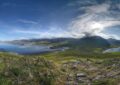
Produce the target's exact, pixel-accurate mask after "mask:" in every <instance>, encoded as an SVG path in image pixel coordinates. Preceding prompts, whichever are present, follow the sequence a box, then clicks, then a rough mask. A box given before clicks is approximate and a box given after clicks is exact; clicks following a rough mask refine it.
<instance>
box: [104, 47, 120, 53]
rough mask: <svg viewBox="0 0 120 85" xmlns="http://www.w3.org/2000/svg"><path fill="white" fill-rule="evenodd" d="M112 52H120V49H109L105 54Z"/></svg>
mask: <svg viewBox="0 0 120 85" xmlns="http://www.w3.org/2000/svg"><path fill="white" fill-rule="evenodd" d="M111 52H120V47H118V48H110V49H107V50H105V51H104V52H103V53H111Z"/></svg>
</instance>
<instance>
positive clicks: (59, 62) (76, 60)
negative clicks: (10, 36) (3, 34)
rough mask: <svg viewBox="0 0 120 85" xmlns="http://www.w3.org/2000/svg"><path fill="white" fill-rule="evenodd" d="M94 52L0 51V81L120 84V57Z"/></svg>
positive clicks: (2, 84) (10, 84) (5, 84)
mask: <svg viewBox="0 0 120 85" xmlns="http://www.w3.org/2000/svg"><path fill="white" fill-rule="evenodd" d="M94 56H95V55H94ZM94 56H92V55H91V57H90V55H89V56H87V55H84V56H82V55H81V56H80V55H79V56H62V55H60V54H56V53H51V54H45V55H37V56H36V55H33V56H20V55H15V54H8V53H0V85H74V84H77V85H88V84H90V85H118V84H120V81H119V79H120V72H119V70H120V69H119V68H118V67H119V65H120V63H119V62H120V57H119V56H116V55H111V56H110V55H101V56H97V55H96V56H97V57H94ZM113 57H114V58H113ZM116 68H117V69H116Z"/></svg>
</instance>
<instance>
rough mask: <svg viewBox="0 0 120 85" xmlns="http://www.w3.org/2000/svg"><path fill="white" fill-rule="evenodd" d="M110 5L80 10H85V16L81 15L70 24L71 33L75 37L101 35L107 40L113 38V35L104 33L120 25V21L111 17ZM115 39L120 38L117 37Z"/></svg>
mask: <svg viewBox="0 0 120 85" xmlns="http://www.w3.org/2000/svg"><path fill="white" fill-rule="evenodd" d="M110 7H111V5H110V4H109V3H103V4H96V5H92V6H87V7H86V6H85V7H82V8H80V9H82V10H83V9H84V11H85V14H83V15H79V16H78V18H77V19H75V20H73V21H72V22H71V23H70V26H69V28H68V29H69V31H70V33H71V35H73V37H83V36H85V35H86V34H87V35H90V36H92V35H99V36H102V37H105V38H108V37H110V36H111V34H105V33H103V31H104V30H105V29H108V28H109V27H111V26H116V25H120V21H119V20H117V18H114V16H109V15H110V10H109V9H110ZM114 37H118V36H117V35H116V36H115V35H114Z"/></svg>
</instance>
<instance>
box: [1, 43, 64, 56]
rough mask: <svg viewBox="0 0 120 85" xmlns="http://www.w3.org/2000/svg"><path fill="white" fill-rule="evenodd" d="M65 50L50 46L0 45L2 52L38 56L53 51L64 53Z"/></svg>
mask: <svg viewBox="0 0 120 85" xmlns="http://www.w3.org/2000/svg"><path fill="white" fill-rule="evenodd" d="M64 49H65V48H58V49H51V48H50V47H49V46H37V45H26V46H23V45H14V44H10V43H0V51H2V52H11V53H17V54H38V53H44V52H51V51H63V50H64Z"/></svg>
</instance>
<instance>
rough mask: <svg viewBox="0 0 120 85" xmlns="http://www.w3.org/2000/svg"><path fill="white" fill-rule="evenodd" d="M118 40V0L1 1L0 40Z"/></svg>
mask: <svg viewBox="0 0 120 85" xmlns="http://www.w3.org/2000/svg"><path fill="white" fill-rule="evenodd" d="M86 35H87V36H101V37H104V38H115V39H120V0H0V40H18V39H34V38H59V37H72V38H81V37H84V36H86Z"/></svg>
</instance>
